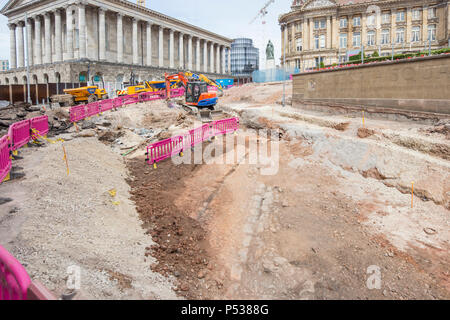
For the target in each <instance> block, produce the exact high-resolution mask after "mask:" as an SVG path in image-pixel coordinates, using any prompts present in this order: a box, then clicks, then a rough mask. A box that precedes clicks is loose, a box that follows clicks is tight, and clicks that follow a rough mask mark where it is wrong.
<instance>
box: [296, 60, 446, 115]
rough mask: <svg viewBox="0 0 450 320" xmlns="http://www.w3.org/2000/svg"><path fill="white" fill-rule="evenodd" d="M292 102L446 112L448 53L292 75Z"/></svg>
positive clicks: (298, 103)
mask: <svg viewBox="0 0 450 320" xmlns="http://www.w3.org/2000/svg"><path fill="white" fill-rule="evenodd" d="M292 98H293V105H294V106H300V105H301V104H305V103H306V104H308V103H317V104H328V105H333V104H338V105H339V104H341V105H349V106H359V107H367V106H372V107H379V108H389V109H396V110H409V111H415V112H432V113H444V114H450V55H440V56H431V57H424V58H417V59H406V60H399V61H393V62H392V61H389V62H383V63H376V64H368V65H363V66H357V67H348V68H342V69H335V70H326V71H320V72H309V73H302V74H298V75H294V77H293V97H292Z"/></svg>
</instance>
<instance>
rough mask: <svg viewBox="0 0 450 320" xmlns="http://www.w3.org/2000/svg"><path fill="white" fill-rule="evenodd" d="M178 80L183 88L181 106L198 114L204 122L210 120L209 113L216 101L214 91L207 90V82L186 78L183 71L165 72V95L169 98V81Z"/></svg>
mask: <svg viewBox="0 0 450 320" xmlns="http://www.w3.org/2000/svg"><path fill="white" fill-rule="evenodd" d="M171 80H179V81H180V83H181V84H182V85H183V87H184V89H185V102H184V104H183V107H184V108H185V109H186V110H188V111H190V112H191V113H193V114H195V115H200V118H201V120H202V121H204V122H208V121H212V120H213V119H212V115H211V113H212V112H214V111H213V110H214V106H215V105H216V104H217V102H218V98H217V94H216V92H208V84H207V83H206V82H204V81H199V80H197V79H195V78H194V79H188V78H187V77H186V75H185V74H184V73H183V72H180V73H177V74H172V75H169V74H167V73H166V74H165V81H166V97H167V100H170V85H169V83H170V81H171Z"/></svg>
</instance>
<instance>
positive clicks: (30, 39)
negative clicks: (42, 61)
mask: <svg viewBox="0 0 450 320" xmlns="http://www.w3.org/2000/svg"><path fill="white" fill-rule="evenodd" d="M32 22H33V21H32V19H31V18H28V20H27V56H28V57H27V59H28V64H29V65H30V66H32V65H33V61H34V59H33V24H32ZM28 80H30V79H28Z"/></svg>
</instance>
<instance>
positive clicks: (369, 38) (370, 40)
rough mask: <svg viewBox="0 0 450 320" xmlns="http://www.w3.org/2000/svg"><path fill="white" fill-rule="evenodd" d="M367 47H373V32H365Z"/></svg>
mask: <svg viewBox="0 0 450 320" xmlns="http://www.w3.org/2000/svg"><path fill="white" fill-rule="evenodd" d="M367 45H368V46H374V45H375V31H369V32H367Z"/></svg>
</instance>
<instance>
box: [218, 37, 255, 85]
mask: <svg viewBox="0 0 450 320" xmlns="http://www.w3.org/2000/svg"><path fill="white" fill-rule="evenodd" d="M225 61H226V63H227V64H228V59H225ZM227 67H228V66H227ZM255 70H259V49H257V48H255V47H253V40H252V39H247V38H239V39H234V40H233V43H232V44H231V74H232V75H233V76H235V77H251V75H252V72H253V71H255Z"/></svg>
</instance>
